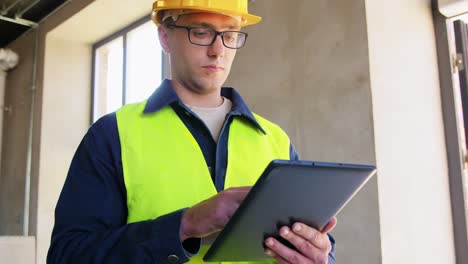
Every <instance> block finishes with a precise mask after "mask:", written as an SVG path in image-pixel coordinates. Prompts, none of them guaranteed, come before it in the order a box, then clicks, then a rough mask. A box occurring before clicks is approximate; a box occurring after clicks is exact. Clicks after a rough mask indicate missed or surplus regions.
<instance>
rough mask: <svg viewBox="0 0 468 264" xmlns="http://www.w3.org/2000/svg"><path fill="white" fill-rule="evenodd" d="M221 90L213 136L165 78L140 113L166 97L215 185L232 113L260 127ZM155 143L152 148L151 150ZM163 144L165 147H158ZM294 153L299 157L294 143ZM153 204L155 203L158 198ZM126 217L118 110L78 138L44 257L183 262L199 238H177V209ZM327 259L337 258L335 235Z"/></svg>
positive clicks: (222, 169) (220, 183)
mask: <svg viewBox="0 0 468 264" xmlns="http://www.w3.org/2000/svg"><path fill="white" fill-rule="evenodd" d="M222 95H223V96H224V97H226V98H229V99H230V100H231V101H232V103H233V105H232V109H231V112H230V113H228V114H227V116H226V120H225V122H224V125H223V128H222V130H221V133H220V135H219V139H218V144H216V142H215V141H214V140H213V138H212V136H211V133H210V131H209V130H208V128H207V127H206V126H205V124H204V123H203V122H202V121H201V120H200V119H199V118H198V117H197V116H196V114H194V113H193V112H192V111H191V110H190V109H189V108H188V107H186V106H185V105H184V104H183V103H182V101H180V99H179V98H178V97H177V95H176V94H175V92H174V90H173V89H172V86H171V83H170V81H168V80H165V81H163V83H162V84H161V86H160V87H159V88H158V89H156V91H155V92H154V93H153V94H152V95H151V96H150V97H149V98H148V101H147V104H146V107H145V110H144V113H153V112H156V111H158V110H160V109H162V108H163V107H165V106H167V105H170V106H171V107H172V108H173V109H174V110H175V112H176V113H177V115H178V116H179V117H180V119H181V120H182V121H183V122H184V124H185V125H186V126H187V127H188V129H189V130H190V132H191V133H192V135H193V136H194V138H195V139H196V140H197V142H198V144H199V146H200V148H201V150H202V152H203V155H204V157H205V160H206V163H207V166H208V167H209V168H210V172H211V176H212V179H213V181H214V183H215V186H216V188H217V190H218V191H221V190H223V189H224V178H225V174H226V162H227V140H228V133H229V129H225V128H228V127H229V125H230V123H231V120H232V118H233V116H238V117H240V118H245V119H246V120H249V121H250V122H249V123H250V124H251V125H252V126H253V127H254V128H255V129H259V130H260V131H262V132H264V131H263V129H262V127H261V126H260V125H259V124H258V122H257V121H256V120H255V118H254V116H253V114H252V112H251V111H250V110H249V108H248V107H247V105H246V104H245V102H244V100H243V99H242V97H241V96H240V95H239V94H238V93H237V92H236V91H235V90H234V89H232V88H223V89H222ZM155 151H157V150H155ZM162 151H164V150H162ZM290 153H291V159H298V156H297V154H296V151H295V150H294V148H293V146H292V145H291V147H290ZM154 206H157V204H155V205H154ZM184 210H185V209H181V210H178V211H175V212H172V213H170V214H167V215H163V216H161V217H158V218H157V219H153V220H149V221H143V222H138V223H132V224H127V202H126V189H125V184H124V179H123V170H122V159H121V152H120V140H119V135H118V130H117V120H116V116H115V113H111V114H109V115H106V116H104V117H102V118H101V119H99V120H98V121H97V122H96V123H94V124H93V125H92V126H91V127H90V129H89V130H88V132H87V133H86V135H85V136H84V138H83V140H82V142H81V143H80V145H79V147H78V149H77V151H76V153H75V155H74V157H73V160H72V163H71V165H70V169H69V172H68V175H67V178H66V181H65V184H64V186H63V189H62V192H61V194H60V198H59V201H58V203H57V207H56V209H55V226H54V230H53V232H52V241H51V245H50V248H49V252H48V256H47V263H80V264H82V263H115V264H118V263H139V264H141V263H167V262H168V258H169V261H170V262H174V260H177V259H178V261H179V262H181V263H182V262H186V261H188V260H189V259H190V257H191V256H192V255H193V254H196V253H197V252H198V250H199V248H200V239H196V238H192V239H188V240H186V241H184V242H183V243H182V242H181V241H180V238H179V228H180V221H181V217H182V213H183V212H184ZM330 240H331V241H332V245H333V250H332V252H331V253H330V255H329V261H330V262H329V263H335V259H334V250H335V243H334V240H333V238H332V237H331V236H330Z"/></svg>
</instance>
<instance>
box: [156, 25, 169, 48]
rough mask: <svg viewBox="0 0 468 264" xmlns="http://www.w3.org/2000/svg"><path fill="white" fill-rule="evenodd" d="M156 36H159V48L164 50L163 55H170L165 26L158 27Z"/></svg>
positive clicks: (167, 33)
mask: <svg viewBox="0 0 468 264" xmlns="http://www.w3.org/2000/svg"><path fill="white" fill-rule="evenodd" d="M158 36H159V43H160V44H161V48H162V49H163V50H164V53H166V54H169V53H171V49H170V48H169V47H170V45H169V32H168V28H166V27H165V26H162V25H161V26H159V27H158Z"/></svg>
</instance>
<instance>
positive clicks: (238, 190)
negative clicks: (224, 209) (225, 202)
mask: <svg viewBox="0 0 468 264" xmlns="http://www.w3.org/2000/svg"><path fill="white" fill-rule="evenodd" d="M250 189H251V187H249V186H246V187H235V188H230V189H227V190H226V191H224V193H225V194H226V195H228V196H229V198H230V199H232V200H234V201H236V202H237V203H241V202H242V201H243V200H244V199H245V197H246V196H247V194H248V193H249V191H250Z"/></svg>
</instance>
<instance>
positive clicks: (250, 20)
mask: <svg viewBox="0 0 468 264" xmlns="http://www.w3.org/2000/svg"><path fill="white" fill-rule="evenodd" d="M171 9H177V8H173V7H170V6H168V7H160V6H159V7H158V6H157V2H155V3H154V4H153V10H156V11H153V13H152V14H151V17H152V19H153V21H154V23H156V25H158V26H159V25H160V23H161V21H158V20H159V18H158V13H159V12H161V11H164V10H171ZM189 9H190V10H198V11H200V12H206V13H215V14H221V15H226V16H239V17H241V18H242V19H241V27H245V26H250V25H254V24H257V23H259V22H260V21H261V20H262V18H261V17H259V16H256V15H252V14H245V13H237V12H233V11H232V10H223V9H217V8H210V9H209V10H208V9H207V8H206V7H198V6H190V8H189Z"/></svg>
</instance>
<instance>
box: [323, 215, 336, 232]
mask: <svg viewBox="0 0 468 264" xmlns="http://www.w3.org/2000/svg"><path fill="white" fill-rule="evenodd" d="M337 222H338V219H336V217H333V218H332V219H331V220H330V222H328V224H327V225H326V226H325V227H324V228H323V229H322V231H321V233H322V234H326V233H328V232H330V231H332V230H333V228H335V226H336V223H337Z"/></svg>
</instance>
